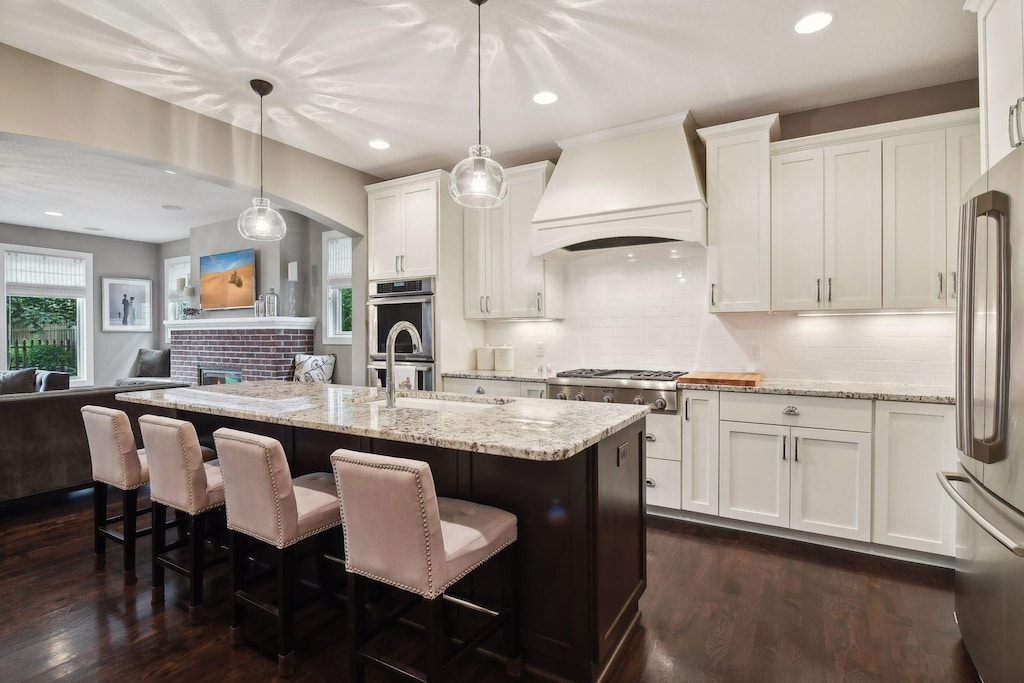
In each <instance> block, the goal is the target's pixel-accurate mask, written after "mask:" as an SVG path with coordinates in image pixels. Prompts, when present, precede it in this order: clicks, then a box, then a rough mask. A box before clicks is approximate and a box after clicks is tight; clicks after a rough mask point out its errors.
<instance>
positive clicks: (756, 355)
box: [750, 344, 761, 360]
mask: <svg viewBox="0 0 1024 683" xmlns="http://www.w3.org/2000/svg"><path fill="white" fill-rule="evenodd" d="M750 360H761V345H760V344H751V345H750Z"/></svg>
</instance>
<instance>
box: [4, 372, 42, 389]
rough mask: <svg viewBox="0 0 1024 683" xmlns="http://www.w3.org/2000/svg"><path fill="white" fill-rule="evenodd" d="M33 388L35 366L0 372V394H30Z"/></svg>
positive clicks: (34, 384)
mask: <svg viewBox="0 0 1024 683" xmlns="http://www.w3.org/2000/svg"><path fill="white" fill-rule="evenodd" d="M35 390H36V369H35V368H25V369H24V370H9V371H7V372H3V373H0V394H31V393H32V392H34V391H35Z"/></svg>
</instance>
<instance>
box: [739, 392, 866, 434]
mask: <svg viewBox="0 0 1024 683" xmlns="http://www.w3.org/2000/svg"><path fill="white" fill-rule="evenodd" d="M719 401H720V406H719V410H720V417H721V419H722V420H730V421H732V422H756V423H758V424H775V425H790V426H793V427H815V428H818V429H842V430H845V431H852V432H870V431H871V401H867V400H861V399H848V398H821V397H818V396H780V395H774V394H734V393H729V392H725V391H723V392H722V393H721V397H720V399H719ZM790 407H792V408H795V409H796V414H795V415H787V414H785V412H784V411H786V409H787V408H790Z"/></svg>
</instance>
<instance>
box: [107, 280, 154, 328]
mask: <svg viewBox="0 0 1024 683" xmlns="http://www.w3.org/2000/svg"><path fill="white" fill-rule="evenodd" d="M101 296H102V298H103V311H102V315H103V331H104V332H152V331H153V281H152V280H136V279H134V278H127V277H105V278H103V288H102V294H101Z"/></svg>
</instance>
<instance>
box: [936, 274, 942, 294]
mask: <svg viewBox="0 0 1024 683" xmlns="http://www.w3.org/2000/svg"><path fill="white" fill-rule="evenodd" d="M936 275H938V276H939V297H938V298H940V299H941V298H942V271H941V270H940V271H939V272H938V273H936Z"/></svg>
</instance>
